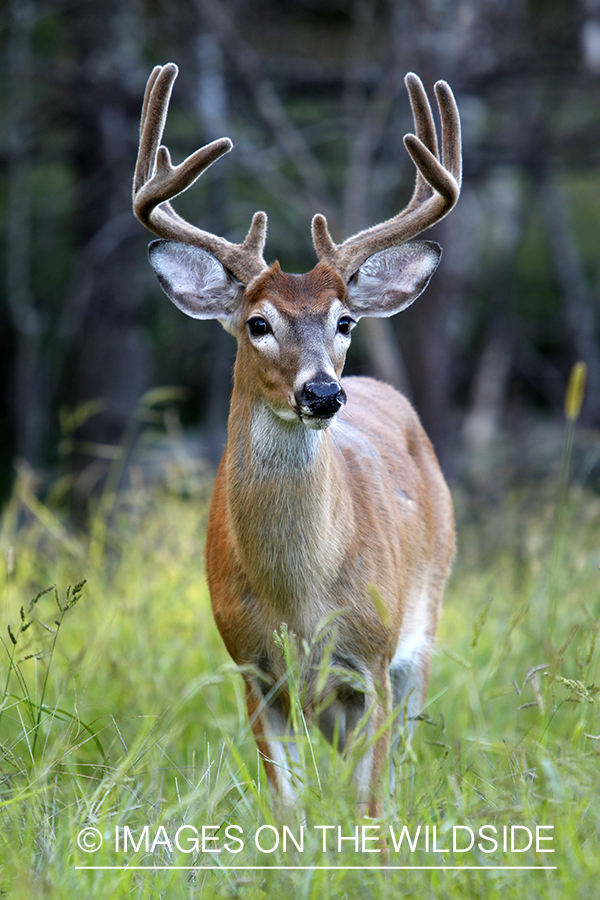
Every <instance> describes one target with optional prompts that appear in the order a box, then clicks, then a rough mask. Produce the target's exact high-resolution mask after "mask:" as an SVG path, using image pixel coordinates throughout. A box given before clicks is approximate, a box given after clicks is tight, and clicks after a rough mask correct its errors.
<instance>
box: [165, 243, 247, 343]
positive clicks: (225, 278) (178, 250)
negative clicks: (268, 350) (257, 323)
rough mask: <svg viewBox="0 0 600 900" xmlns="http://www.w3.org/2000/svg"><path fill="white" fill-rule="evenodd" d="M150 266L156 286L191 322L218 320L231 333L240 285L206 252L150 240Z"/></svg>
mask: <svg viewBox="0 0 600 900" xmlns="http://www.w3.org/2000/svg"><path fill="white" fill-rule="evenodd" d="M148 257H149V259H150V264H151V265H152V268H153V269H154V271H155V272H156V276H157V278H158V280H159V282H160V286H161V287H162V289H163V291H164V292H165V294H166V295H167V297H168V298H169V299H170V300H172V301H173V303H174V304H175V306H177V307H179V309H180V310H182V312H184V313H186V315H188V316H192V318H194V319H218V320H219V321H220V322H221V324H222V325H223V327H224V328H225V329H226V330H227V331H230V332H231V333H232V334H235V332H236V326H237V313H238V310H239V308H240V304H241V299H242V294H243V293H244V286H243V285H242V284H240V283H239V281H236V280H235V279H234V278H233V276H232V275H230V274H229V272H228V271H227V269H225V267H224V266H223V265H222V264H221V263H220V262H219V260H218V259H216V258H215V257H214V256H213V255H212V254H211V253H208V252H207V251H206V250H201V249H200V248H199V247H194V246H193V245H192V244H184V243H181V242H179V241H162V240H160V241H152V243H151V244H150V246H149V247H148Z"/></svg>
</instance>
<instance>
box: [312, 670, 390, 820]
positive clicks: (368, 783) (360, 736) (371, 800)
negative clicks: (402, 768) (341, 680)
mask: <svg viewBox="0 0 600 900" xmlns="http://www.w3.org/2000/svg"><path fill="white" fill-rule="evenodd" d="M378 671H379V670H378ZM366 680H367V681H368V682H370V683H369V684H368V685H367V686H366V690H352V689H351V688H349V687H348V686H347V685H344V684H342V685H339V684H338V685H337V688H336V689H335V690H334V691H332V693H334V694H335V699H333V700H330V702H329V703H328V704H327V705H326V708H325V709H324V710H323V711H322V712H320V713H319V715H318V719H317V721H318V724H319V728H320V729H321V731H322V733H323V735H324V736H325V738H326V739H327V740H328V741H329V742H330V743H331V744H332V745H333V746H335V748H336V749H337V750H338V751H339V752H340V753H347V754H352V752H353V745H354V752H356V753H357V755H359V758H358V761H357V763H356V766H355V769H354V773H353V780H354V783H355V784H356V788H357V805H358V809H359V811H360V812H361V813H364V814H365V815H368V816H370V817H372V818H376V817H378V816H380V815H381V811H382V810H381V786H380V784H379V780H380V776H381V772H382V770H383V767H384V764H385V760H386V757H387V753H388V745H389V736H388V730H387V729H386V728H385V727H384V726H385V722H386V717H387V714H388V706H389V703H390V698H391V692H390V681H389V675H388V673H387V669H386V668H385V667H383V668H382V669H381V671H380V672H379V680H378V681H377V684H375V681H374V680H373V679H372V676H369V677H368V678H367V679H366ZM379 732H381V734H379V736H377V735H378V733H379ZM358 743H359V744H360V746H357V744H358ZM363 747H364V749H363Z"/></svg>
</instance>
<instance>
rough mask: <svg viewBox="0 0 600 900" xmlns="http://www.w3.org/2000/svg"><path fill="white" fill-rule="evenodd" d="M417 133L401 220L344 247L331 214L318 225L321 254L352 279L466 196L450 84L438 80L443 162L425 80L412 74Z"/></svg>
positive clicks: (410, 144) (411, 141) (411, 137)
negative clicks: (332, 230)
mask: <svg viewBox="0 0 600 900" xmlns="http://www.w3.org/2000/svg"><path fill="white" fill-rule="evenodd" d="M405 83H406V87H407V90H408V95H409V98H410V102H411V106H412V112H413V120H414V125H415V131H416V134H407V135H406V136H405V138H404V146H405V147H406V149H407V151H408V153H409V154H410V156H411V158H412V160H413V162H414V164H415V166H416V167H417V179H416V182H415V188H414V191H413V195H412V197H411V199H410V202H409V203H408V205H407V206H406V207H405V208H404V209H403V210H402V211H401V212H399V213H398V214H397V215H396V216H393V217H392V218H391V219H388V220H387V221H386V222H382V223H380V224H379V225H374V226H373V227H372V228H367V229H365V230H364V231H361V232H359V233H358V234H355V235H353V236H352V237H349V238H347V239H346V240H345V241H344V242H343V243H341V244H334V242H333V240H332V239H331V235H330V234H329V230H328V228H327V220H326V219H325V216H322V215H320V214H317V215H316V216H315V217H314V218H313V222H312V235H313V244H314V246H315V250H316V252H317V256H318V258H319V259H320V260H322V261H323V262H327V263H329V264H330V265H331V266H333V267H334V268H335V269H337V270H338V272H339V273H340V274H341V275H342V277H343V278H345V279H348V278H350V277H351V276H352V275H353V274H354V273H355V272H356V271H357V270H358V269H359V267H360V266H361V265H362V264H363V263H364V262H365V260H366V259H368V258H369V256H372V255H373V254H374V253H377V252H378V251H380V250H385V249H387V248H388V247H393V246H397V245H398V244H402V243H404V242H405V241H407V240H409V239H410V238H413V237H415V236H416V235H417V234H420V232H421V231H424V230H425V229H426V228H429V227H430V226H431V225H433V224H434V223H435V222H439V220H440V219H442V218H443V217H444V216H445V215H447V214H448V213H449V212H450V210H451V209H452V207H453V206H454V204H455V203H456V201H457V200H458V197H459V194H460V186H461V179H462V163H461V137H460V117H459V114H458V107H457V106H456V101H455V100H454V95H453V94H452V91H451V89H450V86H449V85H448V84H446V82H445V81H438V82H437V83H436V85H435V87H434V90H435V95H436V100H437V104H438V108H439V111H440V119H441V124H442V149H441V159H440V152H439V150H438V142H437V134H436V129H435V123H434V120H433V113H432V111H431V105H430V103H429V100H428V99H427V94H426V93H425V89H424V87H423V84H422V82H421V79H420V78H418V76H417V75H415V74H414V73H412V72H409V74H408V75H407V76H406V78H405Z"/></svg>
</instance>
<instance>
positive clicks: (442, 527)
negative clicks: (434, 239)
mask: <svg viewBox="0 0 600 900" xmlns="http://www.w3.org/2000/svg"><path fill="white" fill-rule="evenodd" d="M176 76H177V67H176V66H175V65H173V64H169V65H166V66H163V67H160V66H157V67H156V68H155V69H154V71H153V72H152V74H151V76H150V79H149V81H148V85H147V88H146V94H145V98H144V105H143V110H142V120H141V127H140V149H139V155H138V161H137V165H136V170H135V180H134V188H133V203H134V210H135V214H136V216H137V217H138V219H139V220H140V221H141V222H142V223H143V224H144V225H146V226H147V227H148V228H149V229H150V230H151V231H152V232H154V234H156V235H158V236H159V237H160V238H162V240H158V241H154V242H153V243H151V244H150V249H149V254H150V262H151V263H152V266H153V267H154V270H155V272H156V274H157V276H158V279H159V281H160V283H161V285H162V287H163V289H164V291H165V292H166V294H167V295H168V296H169V297H170V299H171V300H172V301H173V303H175V304H176V306H178V307H179V308H180V309H181V310H183V312H185V313H187V315H189V316H192V317H193V318H197V319H218V320H219V321H220V322H221V324H222V325H223V326H224V327H225V328H226V329H227V330H228V331H229V332H231V333H232V334H233V335H234V336H235V337H236V338H237V341H238V350H237V357H236V363H235V375H234V385H233V393H232V397H231V409H230V413H229V438H228V444H227V448H226V450H225V453H224V455H223V459H222V462H221V465H220V467H219V472H218V476H217V481H216V485H215V492H214V496H213V501H212V507H211V512H210V519H209V524H208V534H207V542H206V565H207V573H208V583H209V587H210V594H211V598H212V605H213V611H214V616H215V620H216V623H217V627H218V628H219V631H220V632H221V635H222V637H223V640H224V642H225V645H226V647H227V650H228V651H229V653H230V654H231V656H232V657H233V659H234V660H235V662H236V663H237V664H238V665H239V666H241V667H242V669H241V670H242V675H243V678H244V681H245V685H246V700H247V704H248V713H249V716H250V722H251V725H252V729H253V732H254V736H255V738H256V743H257V745H258V747H259V750H260V752H261V754H262V757H263V760H264V764H265V769H266V772H267V776H268V778H269V781H270V782H271V784H272V785H273V786H274V788H275V790H276V791H278V793H279V794H280V795H283V797H284V798H293V796H294V795H295V776H294V771H293V770H294V760H295V759H297V748H296V747H295V744H294V740H293V735H291V734H290V724H289V722H290V708H289V704H290V697H289V690H288V684H287V681H286V667H285V661H284V658H283V656H282V653H281V647H280V646H279V647H278V646H277V642H276V641H275V640H274V632H277V631H280V629H281V626H282V623H285V624H286V625H287V628H288V631H289V633H292V634H293V635H295V641H296V643H297V646H298V648H299V650H300V654H301V656H303V659H302V667H301V671H302V684H301V697H302V704H303V710H304V713H305V714H306V716H308V717H310V716H312V715H316V717H317V721H318V724H319V726H320V727H321V729H322V730H323V733H324V734H325V735H326V736H327V738H328V739H329V740H331V741H334V742H336V743H337V746H338V748H339V749H340V750H342V749H343V748H344V747H345V746H346V744H347V743H348V741H349V739H350V738H351V736H352V734H353V733H355V734H356V732H357V731H360V733H361V735H363V737H364V736H365V735H366V742H365V746H366V747H367V748H368V749H367V750H366V752H365V753H364V755H363V756H362V759H361V760H360V762H359V763H358V764H357V768H356V773H355V777H356V782H357V784H358V799H359V803H366V804H367V805H368V807H369V810H370V812H371V814H378V812H379V808H380V805H379V800H378V797H380V790H379V780H380V774H381V769H382V765H383V762H384V759H385V757H386V753H387V750H388V746H387V745H388V739H387V730H385V729H383V734H382V735H381V736H378V737H377V739H375V735H377V733H378V731H379V730H382V729H381V726H382V724H383V723H384V722H385V721H386V716H388V715H389V714H390V710H392V709H394V710H396V711H397V728H401V727H402V724H401V722H402V721H403V720H404V716H405V715H406V716H407V717H408V720H409V721H410V720H414V718H415V717H416V716H417V715H418V713H419V711H420V709H421V706H422V703H423V701H424V698H425V694H426V691H427V684H428V680H429V669H430V662H431V653H432V645H433V642H434V637H435V632H436V626H437V620H438V614H439V609H440V603H441V599H442V592H443V589H444V584H445V581H446V578H447V575H448V571H449V568H450V563H451V559H452V556H453V552H454V523H453V513H452V503H451V499H450V495H449V492H448V489H447V487H446V484H445V482H444V478H443V476H442V474H441V472H440V469H439V466H438V463H437V461H436V458H435V455H434V452H433V450H432V447H431V444H430V442H429V440H428V438H427V436H426V434H425V432H424V431H423V428H422V427H421V425H420V423H419V419H418V418H417V415H416V413H415V412H414V410H413V409H412V407H411V406H410V404H409V403H408V401H407V400H406V399H405V398H404V397H402V396H401V395H400V394H398V393H397V392H396V391H395V390H393V389H392V388H391V387H388V386H387V385H385V384H382V383H379V382H377V381H374V380H372V379H369V378H345V379H342V369H343V367H344V360H345V357H346V352H347V350H348V347H349V345H350V332H351V331H352V329H353V327H354V325H355V324H356V321H357V320H358V319H360V317H361V316H391V315H394V314H395V313H397V312H400V310H402V309H405V308H406V307H407V306H408V305H409V304H410V303H412V302H413V300H415V299H416V298H417V297H418V296H419V294H420V293H421V291H423V290H424V288H425V287H426V285H427V283H428V282H429V279H430V278H431V276H432V274H433V272H434V271H435V269H436V267H437V265H438V263H439V260H440V256H441V248H440V247H439V246H438V245H437V244H435V243H431V242H421V241H419V242H413V243H406V241H407V240H408V239H409V238H412V237H414V236H415V235H417V234H418V233H419V232H421V231H423V230H424V229H425V228H427V227H429V226H430V225H433V223H434V222H437V221H438V220H439V219H441V218H442V217H443V216H445V215H446V213H447V212H449V210H450V209H451V208H452V207H453V206H454V204H455V203H456V200H457V199H458V195H459V192H460V183H461V143H460V120H459V116H458V110H457V108H456V104H455V102H454V98H453V96H452V92H451V90H450V88H449V86H448V85H447V84H446V83H445V82H443V81H439V82H438V83H437V84H436V85H435V94H436V98H437V102H438V106H439V111H440V118H441V127H442V140H441V151H440V150H439V149H438V143H437V135H436V128H435V124H434V120H433V115H432V111H431V107H430V105H429V101H428V99H427V95H426V94H425V91H424V89H423V85H422V84H421V81H420V80H419V79H418V78H417V76H416V75H413V74H409V75H407V76H406V87H407V89H408V93H409V96H410V100H411V104H412V110H413V118H414V123H415V131H416V134H415V135H412V134H409V135H407V136H406V137H405V138H404V143H405V146H406V149H407V150H408V152H409V154H410V155H411V157H412V159H413V161H414V163H415V165H416V167H417V170H418V171H417V178H416V185H415V189H414V193H413V196H412V199H411V200H410V203H409V204H408V206H407V207H406V208H405V209H404V210H403V211H402V212H400V213H399V214H398V215H396V216H394V217H393V218H392V219H389V220H388V221H387V222H383V223H382V224H379V225H375V226H374V227H373V228H368V229H366V230H365V231H362V232H360V233H359V234H356V235H354V236H353V237H350V238H348V239H347V240H346V241H344V242H343V243H342V244H335V243H334V242H333V241H332V239H331V237H330V235H329V231H328V228H327V222H326V220H325V218H324V217H323V216H322V215H316V216H315V217H314V219H313V222H312V235H313V242H314V246H315V249H316V253H317V256H318V259H319V262H318V263H317V265H316V266H315V268H314V269H313V270H312V271H311V272H308V273H307V274H306V275H287V274H285V273H284V272H282V271H281V269H280V267H279V264H278V263H276V262H275V263H273V265H271V266H268V265H267V264H266V263H265V261H264V259H263V255H262V254H263V247H264V243H265V237H266V221H267V219H266V215H265V213H263V212H257V213H255V215H254V218H253V220H252V225H251V227H250V230H249V232H248V235H247V237H246V239H245V240H244V242H243V243H242V244H234V243H230V242H229V241H226V240H225V239H224V238H221V237H217V236H215V235H213V234H209V233H207V232H205V231H202V230H200V229H199V228H196V227H194V226H192V225H190V224H189V223H188V222H186V221H185V220H184V219H182V218H181V217H180V216H179V215H178V214H177V213H176V212H175V211H174V209H173V208H172V206H171V204H170V200H171V198H173V197H175V196H176V195H177V194H179V193H181V192H182V191H184V190H185V189H186V188H188V187H189V186H190V185H191V184H192V183H193V182H194V181H195V179H196V178H197V177H198V176H199V175H200V174H201V173H202V172H203V171H204V169H206V168H207V166H209V165H210V164H211V163H213V162H214V161H215V160H216V159H218V157H220V156H222V155H223V154H224V153H227V152H228V151H229V150H231V148H232V143H231V141H230V140H229V139H228V138H222V139H221V140H218V141H214V142H213V143H212V144H208V145H207V146H205V147H203V148H202V149H200V150H197V151H196V152H195V153H193V154H192V155H191V156H190V157H188V159H186V160H185V161H184V162H183V163H182V164H181V165H180V166H172V165H171V160H170V156H169V152H168V150H167V149H166V147H163V146H161V140H162V134H163V129H164V124H165V119H166V115H167V108H168V105H169V99H170V95H171V90H172V87H173V82H174V80H175V78H176ZM323 622H327V623H328V627H326V628H322V631H321V632H319V627H320V623H321V625H322V623H323ZM315 635H319V639H318V640H315V639H314V638H315ZM323 654H325V662H326V664H327V671H326V677H325V678H324V677H323V671H322V669H323V666H322V659H323ZM371 737H372V738H373V739H372V740H371Z"/></svg>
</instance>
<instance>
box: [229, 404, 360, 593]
mask: <svg viewBox="0 0 600 900" xmlns="http://www.w3.org/2000/svg"><path fill="white" fill-rule="evenodd" d="M227 499H228V506H229V511H230V515H231V520H232V525H233V530H234V534H235V540H236V544H237V550H238V552H239V554H240V557H241V558H242V561H243V565H244V568H245V570H246V572H247V573H248V575H249V578H250V581H251V584H252V587H253V589H254V590H255V591H256V592H257V593H258V594H260V595H261V596H264V597H266V598H268V599H270V601H271V602H273V603H274V604H275V605H277V606H278V607H282V606H287V605H289V604H290V603H291V604H293V603H297V602H301V601H302V600H303V599H305V598H307V597H312V598H314V592H315V591H318V592H319V593H322V592H323V587H324V585H327V584H329V582H330V580H331V578H332V577H334V576H335V574H336V572H337V571H338V568H339V566H340V565H341V560H342V559H343V556H344V550H345V545H346V543H347V541H348V539H349V534H350V532H351V518H350V516H351V512H350V510H349V509H348V506H349V500H348V497H347V494H346V491H345V490H344V484H343V472H342V471H341V468H340V460H339V459H338V458H337V453H336V452H335V451H334V448H333V446H332V440H331V434H330V432H329V431H328V430H327V431H315V430H311V429H308V428H306V427H305V426H304V425H302V423H301V422H299V421H287V420H284V419H281V418H280V417H279V416H277V415H276V414H275V413H274V412H273V411H272V410H271V409H270V408H269V407H268V406H266V404H265V403H264V401H262V400H261V399H260V398H256V399H254V400H253V401H252V402H248V398H247V397H246V398H244V397H243V396H239V395H238V392H236V390H235V388H234V393H233V397H232V403H231V412H230V417H229V440H228V445H227ZM344 519H345V522H344V527H340V522H341V521H343V520H344ZM340 535H342V536H343V537H340ZM342 542H343V544H344V546H341V543H342ZM317 585H318V588H317ZM315 599H316V598H315Z"/></svg>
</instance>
